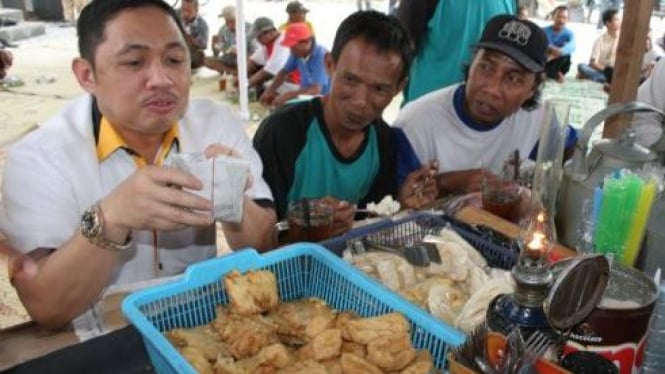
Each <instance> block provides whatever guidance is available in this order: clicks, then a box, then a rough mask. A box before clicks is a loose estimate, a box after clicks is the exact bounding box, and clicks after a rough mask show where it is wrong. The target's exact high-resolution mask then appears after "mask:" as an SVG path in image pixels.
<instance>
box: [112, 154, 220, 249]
mask: <svg viewBox="0 0 665 374" xmlns="http://www.w3.org/2000/svg"><path fill="white" fill-rule="evenodd" d="M184 188H187V189H191V190H200V189H202V188H203V185H202V183H201V181H200V180H199V179H198V178H196V177H195V176H193V175H191V174H189V173H187V172H185V171H182V170H179V169H176V168H173V167H167V166H146V167H144V168H141V169H139V170H137V171H136V172H134V174H132V175H131V176H130V177H129V178H127V179H126V180H125V181H123V182H122V183H121V184H120V185H118V187H116V189H114V190H113V191H112V192H111V193H110V194H109V195H108V196H106V197H105V198H104V199H102V201H101V202H100V206H101V210H102V212H103V214H104V220H105V235H106V237H107V239H109V240H111V241H114V242H117V243H123V242H124V241H125V240H126V238H127V236H128V235H129V232H130V231H131V230H145V229H154V230H165V231H168V230H178V229H182V228H185V227H190V226H208V225H211V224H212V223H213V215H212V209H213V202H212V201H211V200H209V199H205V198H203V197H201V196H198V195H196V194H194V193H192V192H189V191H185V190H184Z"/></svg>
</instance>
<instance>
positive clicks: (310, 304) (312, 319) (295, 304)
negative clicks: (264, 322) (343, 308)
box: [269, 298, 336, 345]
mask: <svg viewBox="0 0 665 374" xmlns="http://www.w3.org/2000/svg"><path fill="white" fill-rule="evenodd" d="M335 316H336V313H335V311H334V310H332V309H331V308H330V307H329V306H328V304H326V303H325V301H323V300H321V299H315V298H310V299H300V300H296V301H291V302H286V303H282V304H280V305H279V306H278V307H277V308H276V309H275V311H274V312H272V313H270V315H269V317H270V318H271V319H272V320H273V321H274V322H275V324H276V325H277V333H278V334H279V335H280V337H283V336H285V337H289V338H291V339H290V341H291V342H292V343H295V345H302V344H306V343H307V342H309V341H310V340H311V339H312V337H313V336H314V335H316V334H317V333H318V332H320V331H322V330H323V329H325V328H326V327H328V326H329V325H331V324H332V322H333V321H334V319H335ZM287 339H288V338H287Z"/></svg>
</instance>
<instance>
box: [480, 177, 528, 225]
mask: <svg viewBox="0 0 665 374" xmlns="http://www.w3.org/2000/svg"><path fill="white" fill-rule="evenodd" d="M520 192H521V187H520V185H519V183H518V182H517V181H515V180H513V179H512V178H504V177H503V176H499V177H498V178H484V179H483V186H482V198H483V209H484V210H486V211H488V212H490V213H492V214H494V215H497V216H499V217H501V218H503V219H505V220H508V221H511V222H513V223H519V220H520V202H521V198H520Z"/></svg>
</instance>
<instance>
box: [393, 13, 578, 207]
mask: <svg viewBox="0 0 665 374" xmlns="http://www.w3.org/2000/svg"><path fill="white" fill-rule="evenodd" d="M475 47H476V51H475V55H474V56H473V59H472V60H471V65H470V66H469V67H468V69H467V74H466V79H465V82H463V83H459V84H455V85H453V86H449V87H446V88H442V89H440V90H437V91H434V92H431V93H429V94H427V95H425V96H423V97H421V98H419V99H418V100H415V101H414V102H412V103H409V104H407V105H406V106H405V107H404V108H402V110H401V111H400V113H399V114H398V116H397V119H396V120H395V126H397V127H400V128H403V129H404V132H405V133H406V136H407V137H408V138H409V141H410V142H411V144H412V145H413V148H414V149H415V151H416V154H417V155H418V157H419V158H420V159H421V160H437V161H438V164H439V169H438V173H439V174H438V175H437V177H436V178H437V183H438V189H439V191H440V192H441V193H442V194H465V193H469V192H476V191H480V188H481V184H482V179H483V176H485V177H490V178H492V177H494V176H495V174H498V173H500V172H501V170H502V167H503V164H504V161H506V160H508V159H509V158H510V155H511V154H512V153H513V152H514V151H515V150H516V149H517V150H519V154H520V156H521V157H523V158H526V157H527V156H528V155H529V154H530V153H532V154H533V155H535V154H536V153H535V152H533V150H534V147H535V146H536V143H537V142H538V138H539V131H540V124H541V123H542V117H543V109H542V107H541V106H540V105H539V103H538V99H539V97H540V93H541V89H542V86H543V82H544V79H545V77H544V74H543V72H544V70H545V63H546V55H547V36H545V32H544V31H542V30H541V29H540V27H538V25H536V24H535V23H533V22H531V21H522V20H519V19H518V18H516V17H515V16H511V15H499V16H496V17H494V18H492V19H491V20H490V21H489V22H488V23H487V26H486V27H485V30H484V31H483V34H482V37H481V38H480V42H479V43H478V44H477V45H476V46H475ZM575 141H576V133H575V131H574V130H573V129H572V128H570V131H569V139H568V142H567V144H566V145H567V147H569V148H571V149H572V147H573V146H574V144H575ZM534 158H535V157H534Z"/></svg>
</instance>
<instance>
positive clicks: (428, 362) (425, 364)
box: [399, 349, 437, 374]
mask: <svg viewBox="0 0 665 374" xmlns="http://www.w3.org/2000/svg"><path fill="white" fill-rule="evenodd" d="M399 373H400V374H433V373H437V371H436V370H435V369H434V361H433V360H432V355H431V354H430V353H429V351H427V350H424V349H422V350H420V351H418V355H417V356H416V359H415V360H413V362H411V363H410V364H409V366H407V367H405V368H404V369H402V370H401V371H400V372H399Z"/></svg>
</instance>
